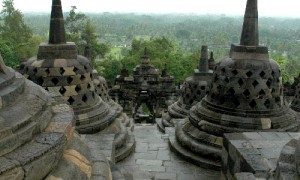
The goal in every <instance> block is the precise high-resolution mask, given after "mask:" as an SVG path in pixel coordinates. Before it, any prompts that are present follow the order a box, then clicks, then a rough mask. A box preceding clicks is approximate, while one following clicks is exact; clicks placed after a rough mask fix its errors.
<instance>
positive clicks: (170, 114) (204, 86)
mask: <svg viewBox="0 0 300 180" xmlns="http://www.w3.org/2000/svg"><path fill="white" fill-rule="evenodd" d="M208 65H209V61H208V56H207V46H202V48H201V57H200V60H199V65H198V69H195V70H194V74H193V76H191V77H188V78H186V79H185V81H184V82H183V84H182V87H181V90H180V91H181V92H180V97H179V99H178V101H176V102H175V103H173V104H171V105H170V106H168V111H167V112H166V113H164V114H163V115H162V119H157V125H158V128H159V129H160V130H161V131H162V132H165V127H172V126H174V124H175V122H177V121H180V120H183V119H184V118H186V117H187V116H188V114H189V111H190V108H191V107H192V106H194V105H195V104H197V103H198V102H200V101H201V99H202V98H203V97H204V96H205V95H206V94H207V93H208V90H209V86H210V81H211V77H212V72H213V71H212V70H209V66H208ZM174 121H175V122H174Z"/></svg>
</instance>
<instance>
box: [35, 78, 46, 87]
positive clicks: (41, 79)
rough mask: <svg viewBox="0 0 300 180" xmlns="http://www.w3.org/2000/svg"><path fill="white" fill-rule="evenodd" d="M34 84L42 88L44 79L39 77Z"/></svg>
mask: <svg viewBox="0 0 300 180" xmlns="http://www.w3.org/2000/svg"><path fill="white" fill-rule="evenodd" d="M36 83H37V84H38V85H40V86H42V85H43V83H44V79H43V78H42V77H39V78H38V79H37V80H36Z"/></svg>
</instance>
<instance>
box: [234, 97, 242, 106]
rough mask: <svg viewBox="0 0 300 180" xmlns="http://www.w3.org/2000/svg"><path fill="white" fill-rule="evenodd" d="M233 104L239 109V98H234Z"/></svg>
mask: <svg viewBox="0 0 300 180" xmlns="http://www.w3.org/2000/svg"><path fill="white" fill-rule="evenodd" d="M232 103H233V104H234V105H235V107H238V106H239V105H240V102H239V100H238V99H237V98H234V99H233V100H232Z"/></svg>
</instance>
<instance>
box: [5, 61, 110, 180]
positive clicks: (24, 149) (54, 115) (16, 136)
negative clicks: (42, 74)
mask: <svg viewBox="0 0 300 180" xmlns="http://www.w3.org/2000/svg"><path fill="white" fill-rule="evenodd" d="M74 126H75V117H74V113H73V110H72V108H70V106H68V105H67V104H66V103H65V102H64V101H63V100H62V99H61V97H57V96H55V95H54V94H50V93H48V92H47V91H46V90H44V89H43V88H42V87H40V86H38V85H36V84H34V83H33V82H31V81H29V80H27V79H25V78H24V77H23V76H22V75H21V74H19V73H17V72H15V71H14V70H12V69H11V68H9V67H6V66H5V64H4V62H3V60H2V58H1V56H0V147H1V148H0V179H72V178H74V177H77V178H78V179H90V178H95V179H96V178H99V176H101V177H106V178H109V177H110V176H111V175H110V174H111V172H110V167H109V166H110V165H109V164H108V162H107V160H106V157H105V156H104V155H102V154H101V153H99V154H98V157H97V159H98V160H99V159H102V160H103V168H102V169H100V170H99V171H98V170H97V175H95V172H94V171H93V169H95V168H96V166H97V163H95V161H94V157H93V156H92V155H91V152H90V150H89V148H88V147H87V146H86V145H85V144H84V143H83V142H82V140H81V139H80V138H79V136H78V135H77V133H74V129H75V127H74Z"/></svg>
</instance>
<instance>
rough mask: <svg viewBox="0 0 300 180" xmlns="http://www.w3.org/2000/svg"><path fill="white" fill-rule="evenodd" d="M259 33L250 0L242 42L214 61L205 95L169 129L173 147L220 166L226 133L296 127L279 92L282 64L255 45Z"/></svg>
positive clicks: (254, 5) (190, 157) (203, 163)
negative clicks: (211, 77)
mask: <svg viewBox="0 0 300 180" xmlns="http://www.w3.org/2000/svg"><path fill="white" fill-rule="evenodd" d="M258 34H259V33H258V11H257V0H248V1H247V7H246V12H245V16H244V24H243V30H242V34H241V40H240V44H239V45H232V46H231V50H230V54H229V57H227V58H224V59H223V60H221V61H220V62H219V63H218V64H217V65H216V68H215V72H214V74H213V79H212V83H211V87H210V91H209V93H208V95H207V96H206V97H205V98H204V99H203V100H202V101H201V102H200V103H198V104H197V105H196V106H194V107H193V108H192V109H191V110H190V115H189V117H188V118H187V119H186V120H185V121H183V122H182V123H178V125H177V126H176V130H175V132H172V133H170V144H171V148H172V149H173V150H174V151H176V152H177V153H179V154H181V155H182V156H184V157H185V159H186V160H189V161H191V162H194V163H196V164H198V165H200V166H202V167H206V168H211V169H219V168H220V164H221V153H222V146H223V138H222V136H223V134H224V133H233V132H251V131H264V132H268V131H277V132H285V131H289V132H295V131H298V130H299V119H297V118H296V115H295V112H294V111H293V110H292V109H290V108H289V107H288V105H287V103H286V102H285V100H284V97H283V85H282V76H281V70H280V67H279V65H278V64H277V63H276V62H275V61H274V60H270V59H269V54H268V48H267V47H265V46H259V38H258Z"/></svg>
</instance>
